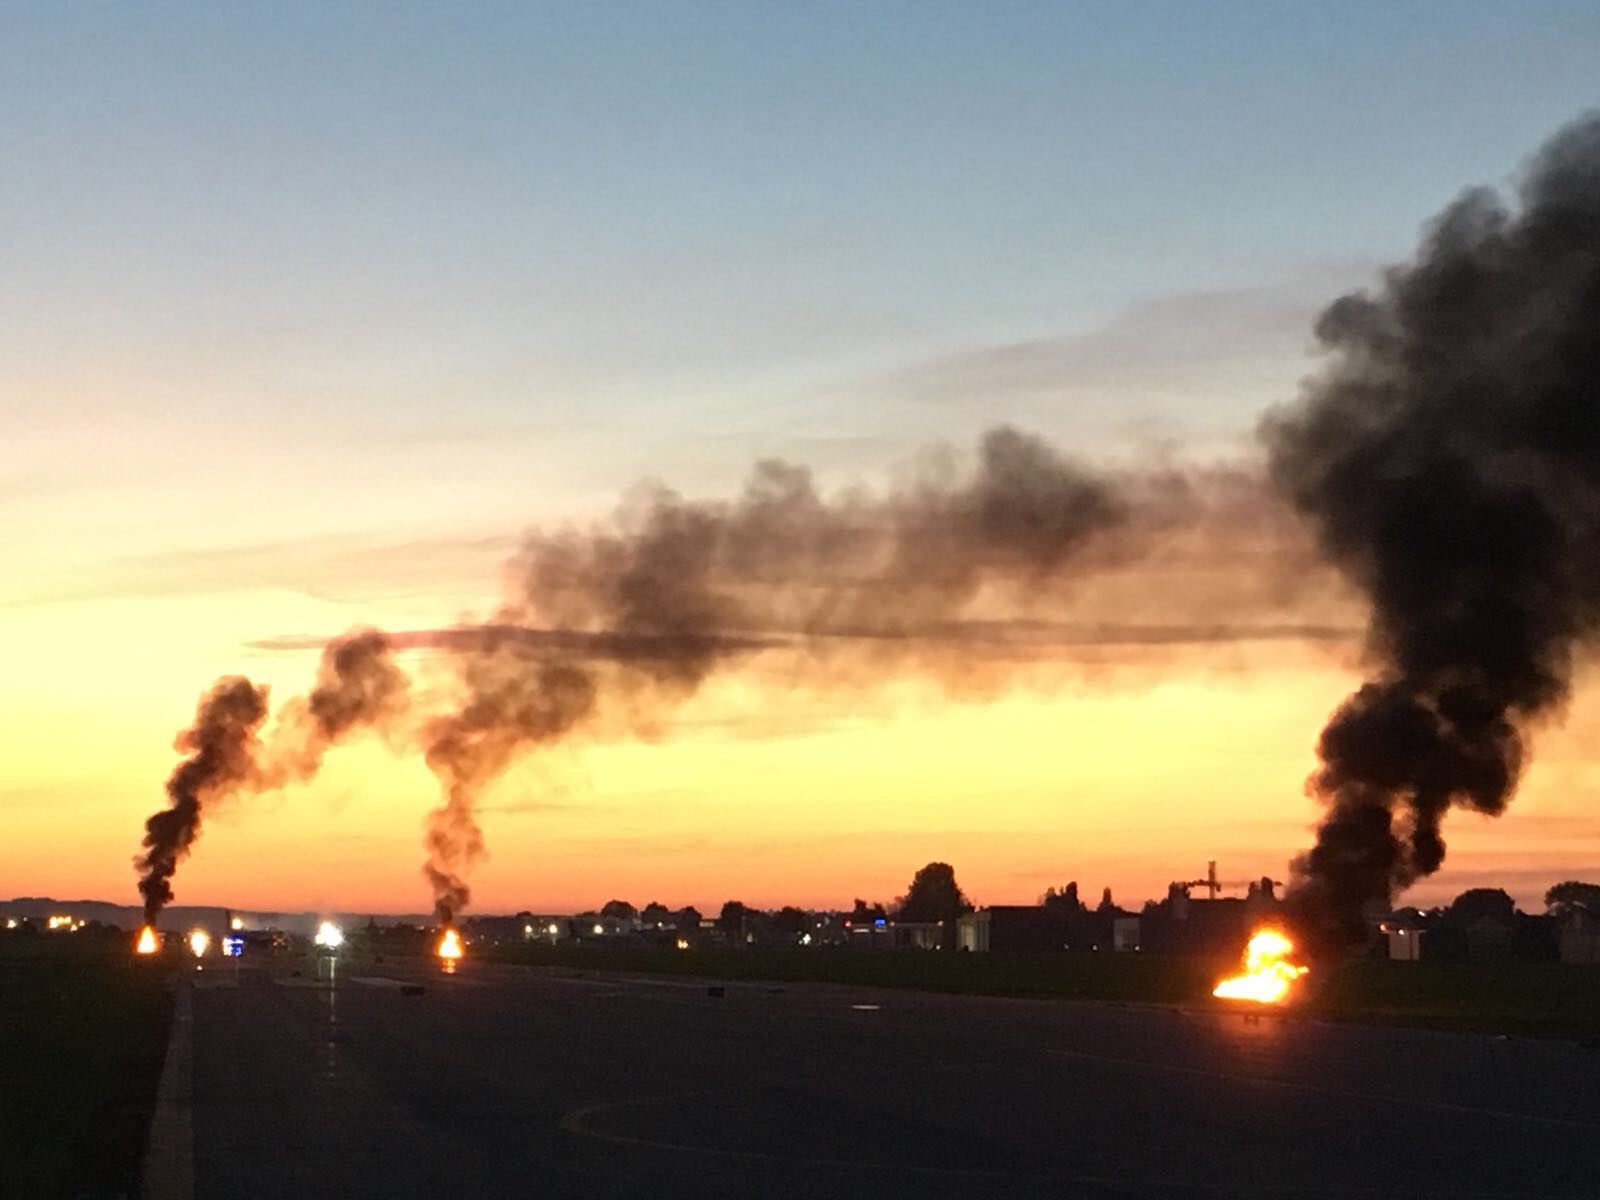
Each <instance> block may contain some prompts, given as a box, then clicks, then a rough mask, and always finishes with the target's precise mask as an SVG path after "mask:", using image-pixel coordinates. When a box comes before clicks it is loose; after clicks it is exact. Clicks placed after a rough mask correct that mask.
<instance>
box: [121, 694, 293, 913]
mask: <svg viewBox="0 0 1600 1200" xmlns="http://www.w3.org/2000/svg"><path fill="white" fill-rule="evenodd" d="M266 715H267V690H266V688H263V687H257V686H256V685H255V684H253V683H251V682H250V681H249V680H248V679H245V678H243V677H242V676H237V675H234V676H228V677H226V678H223V679H219V680H218V681H217V682H216V683H215V684H213V685H212V688H211V690H210V691H209V692H207V693H206V694H205V696H204V697H202V699H201V701H200V705H199V708H198V710H197V711H196V712H195V718H194V724H193V725H191V726H190V727H189V728H188V729H186V730H184V731H183V732H182V733H180V734H179V735H178V737H177V741H176V742H175V747H176V749H178V750H179V751H182V752H185V753H187V754H188V755H189V757H188V758H186V759H184V760H183V762H181V763H179V764H178V768H177V769H176V770H175V771H173V773H172V777H171V778H170V779H168V780H167V807H166V808H164V809H162V810H161V811H159V812H157V813H155V814H153V815H152V816H151V817H150V819H149V820H147V821H146V822H145V825H144V848H145V849H144V853H143V854H142V855H140V856H139V857H138V858H137V859H135V860H134V863H135V866H137V868H138V870H139V893H140V894H141V895H142V896H143V897H144V919H145V924H147V925H150V924H154V922H155V919H156V914H157V913H158V912H160V911H161V909H162V907H163V906H164V905H166V904H167V903H168V902H169V901H170V900H171V899H172V875H173V872H174V871H176V870H177V868H178V860H179V859H181V858H183V857H184V855H186V854H187V853H188V852H189V847H190V846H191V845H193V843H194V840H195V838H196V837H198V836H199V834H200V820H201V815H202V812H203V810H204V809H206V808H208V807H210V806H211V805H213V804H215V803H216V802H218V801H220V800H224V799H226V798H227V797H228V796H229V795H231V794H232V793H234V792H237V791H239V790H240V789H242V788H246V787H249V786H251V785H253V784H254V782H255V780H256V773H257V766H256V751H257V749H258V746H259V742H258V740H257V737H256V735H257V732H258V730H259V729H260V727H261V723H262V721H263V720H265V719H266Z"/></svg>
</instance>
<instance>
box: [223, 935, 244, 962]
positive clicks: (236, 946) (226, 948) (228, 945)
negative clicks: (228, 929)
mask: <svg viewBox="0 0 1600 1200" xmlns="http://www.w3.org/2000/svg"><path fill="white" fill-rule="evenodd" d="M222 953H223V956H224V957H226V958H239V957H240V956H242V955H243V954H244V939H243V938H242V937H238V936H236V935H231V934H230V935H229V936H227V937H225V938H223V939H222Z"/></svg>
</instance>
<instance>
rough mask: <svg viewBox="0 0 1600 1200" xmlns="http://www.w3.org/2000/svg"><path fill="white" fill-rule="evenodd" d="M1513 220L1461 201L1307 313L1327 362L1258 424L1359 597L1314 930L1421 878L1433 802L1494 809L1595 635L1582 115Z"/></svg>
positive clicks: (1590, 172)
mask: <svg viewBox="0 0 1600 1200" xmlns="http://www.w3.org/2000/svg"><path fill="white" fill-rule="evenodd" d="M1519 199H1520V204H1518V205H1516V206H1515V207H1510V206H1507V205H1506V204H1504V203H1502V202H1501V201H1500V200H1499V199H1498V198H1497V197H1496V196H1495V195H1493V194H1492V193H1489V192H1485V191H1474V192H1469V193H1468V194H1466V195H1465V196H1463V197H1462V198H1461V199H1460V200H1458V201H1457V202H1456V203H1455V204H1453V205H1452V206H1451V207H1450V208H1449V209H1447V210H1446V211H1445V212H1444V213H1443V214H1442V215H1441V216H1440V217H1439V218H1438V219H1437V221H1436V222H1435V223H1434V225H1433V227H1432V228H1431V230H1430V231H1429V233H1428V234H1427V236H1426V238H1425V240H1424V242H1423V245H1422V247H1421V249H1420V250H1419V252H1418V255H1417V257H1416V258H1415V260H1414V261H1412V262H1411V263H1409V264H1407V265H1405V266H1401V267H1396V268H1393V269H1391V270H1390V271H1388V272H1387V274H1386V275H1385V278H1384V282H1383V286H1382V287H1381V288H1380V289H1379V290H1378V291H1377V292H1376V293H1373V294H1367V293H1361V294H1356V295H1350V296H1346V297H1344V298H1342V299H1340V300H1339V301H1337V302H1336V303H1334V304H1333V305H1332V306H1331V307H1330V308H1329V309H1327V311H1326V312H1324V314H1323V315H1322V317H1321V320H1320V322H1319V324H1318V327H1317V334H1318V337H1319V338H1320V340H1321V341H1322V343H1323V344H1324V346H1325V347H1326V348H1327V349H1328V350H1329V351H1330V353H1331V354H1332V360H1331V363H1330V365H1329V367H1328V369H1327V370H1326V372H1325V373H1324V374H1323V375H1322V376H1321V377H1320V378H1318V379H1317V380H1315V381H1313V382H1312V383H1311V384H1309V385H1308V390H1307V392H1306V394H1305V395H1304V397H1303V399H1302V400H1301V402H1300V403H1299V404H1298V406H1296V407H1295V408H1293V409H1291V410H1289V411H1286V412H1282V413H1278V414H1274V415H1272V416H1270V417H1269V418H1268V421H1267V423H1266V425H1265V427H1264V432H1265V436H1266V440H1267V443H1268V446H1269V449H1270V457H1271V471H1272V475H1273V478H1274V480H1275V482H1276V483H1277V484H1278V486H1279V487H1280V488H1281V489H1282V491H1283V492H1284V493H1285V494H1286V495H1287V496H1288V497H1289V498H1290V499H1291V501H1292V502H1293V503H1294V504H1295V505H1296V506H1297V507H1298V508H1299V509H1300V510H1301V511H1302V513H1303V514H1305V515H1306V516H1307V517H1308V518H1309V519H1310V521H1311V523H1312V525H1313V526H1314V528H1315V529H1316V531H1317V534H1318V536H1319V538H1320V540H1321V543H1322V545H1323V547H1324V549H1325V551H1326V553H1327V554H1328V555H1329V557H1330V558H1331V559H1332V560H1333V561H1334V562H1335V563H1336V564H1337V565H1338V566H1339V567H1341V568H1342V570H1343V571H1344V572H1345V573H1346V574H1347V575H1348V576H1349V577H1350V578H1351V579H1352V581H1353V582H1355V583H1356V584H1357V585H1358V586H1359V587H1360V588H1361V589H1362V590H1363V591H1364V592H1365V594H1366V595H1367V596H1368V597H1369V599H1370V603H1371V620H1370V628H1369V635H1368V637H1369V647H1370V652H1371V656H1372V658H1373V660H1374V663H1375V670H1374V674H1373V677H1372V678H1371V680H1370V681H1369V682H1368V683H1367V684H1365V685H1364V686H1363V687H1362V688H1361V689H1360V690H1358V691H1357V692H1356V693H1355V694H1354V695H1352V696H1351V697H1350V698H1349V699H1348V700H1346V701H1345V703H1344V704H1343V705H1342V706H1341V707H1340V708H1339V709H1338V711H1336V712H1335V713H1334V714H1333V716H1332V718H1331V719H1330V720H1329V723H1328V726H1327V728H1326V729H1325V730H1324V731H1323V733H1322V737H1321V741H1320V743H1319V745H1318V753H1319V755H1320V757H1321V760H1322V765H1321V767H1320V769H1319V770H1318V771H1317V773H1316V774H1315V775H1314V776H1313V778H1312V780H1311V782H1310V787H1311V789H1312V790H1313V791H1314V792H1315V793H1316V795H1318V796H1319V797H1320V798H1321V799H1322V800H1323V801H1324V802H1325V803H1326V804H1327V806H1328V813H1327V815H1326V817H1325V819H1324V821H1323V823H1322V825H1321V827H1320V829H1319V831H1318V836H1317V841H1316V845H1315V846H1314V847H1313V848H1312V850H1311V851H1310V852H1309V853H1308V854H1306V855H1305V856H1304V857H1302V858H1301V859H1300V860H1298V862H1297V864H1296V870H1297V882H1296V888H1295V895H1296V898H1297V900H1298V902H1299V903H1300V904H1301V905H1302V906H1303V907H1305V908H1306V909H1307V911H1308V916H1309V918H1310V920H1311V921H1313V922H1314V923H1318V924H1320V925H1321V926H1322V927H1323V931H1324V932H1325V933H1326V934H1328V935H1329V936H1339V937H1344V938H1350V937H1354V936H1358V935H1359V932H1360V930H1361V927H1362V922H1361V917H1362V908H1363V906H1364V905H1367V904H1369V903H1371V902H1374V901H1380V902H1383V903H1385V904H1387V903H1388V902H1390V901H1391V900H1392V897H1393V894H1394V892H1395V891H1396V889H1399V888H1403V887H1405V886H1407V885H1408V884H1410V883H1412V882H1413V881H1414V880H1416V879H1417V878H1419V877H1420V876H1423V875H1427V874H1429V873H1431V872H1432V871H1434V870H1436V869H1438V867H1439V865H1440V863H1441V862H1442V861H1443V858H1444V852H1445V845H1444V840H1443V838H1442V836H1441V833H1440V825H1441V821H1442V819H1443V817H1444V814H1445V812H1446V810H1447V809H1448V808H1449V807H1450V806H1451V805H1462V806H1465V807H1468V808H1472V809H1475V810H1477V811H1479V812H1485V813H1499V812H1500V811H1502V810H1503V809H1504V807H1505V805H1506V803H1507V801H1508V800H1509V798H1510V797H1511V795H1512V793H1513V792H1514V790H1515V788H1516V784H1517V780H1518V776H1519V774H1520V771H1521V768H1522V765H1523V760H1524V757H1525V753H1526V750H1525V741H1526V736H1527V733H1528V730H1529V727H1530V725H1531V724H1533V723H1534V722H1536V721H1537V720H1538V719H1540V718H1542V717H1547V716H1549V715H1550V714H1552V713H1553V712H1554V711H1555V710H1556V709H1557V708H1559V706H1560V705H1561V703H1562V702H1563V701H1564V700H1565V699H1566V697H1567V695H1568V691H1569V688H1570V682H1571V674H1572V659H1573V652H1574V649H1575V646H1576V644H1577V643H1578V641H1579V640H1580V639H1583V638H1586V637H1589V636H1590V635H1592V634H1593V633H1594V631H1595V629H1596V627H1597V623H1600V118H1589V119H1586V120H1584V121H1581V122H1579V123H1577V124H1575V125H1573V126H1571V127H1569V128H1568V129H1566V130H1564V131H1563V132H1562V133H1560V134H1558V135H1557V136H1556V137H1555V138H1554V139H1553V140H1552V141H1551V142H1549V143H1548V144H1547V145H1546V146H1545V147H1544V148H1543V149H1542V150H1541V151H1540V153H1539V154H1538V156H1537V157H1536V159H1535V161H1534V163H1533V166H1532V169H1531V170H1530V171H1529V173H1528V175H1527V177H1526V179H1525V181H1524V183H1523V184H1522V187H1521V190H1520V197H1519Z"/></svg>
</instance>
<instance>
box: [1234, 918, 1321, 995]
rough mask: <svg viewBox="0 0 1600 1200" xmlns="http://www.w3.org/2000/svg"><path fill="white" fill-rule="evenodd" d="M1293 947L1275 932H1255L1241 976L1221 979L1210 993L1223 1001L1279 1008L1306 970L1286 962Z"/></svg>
mask: <svg viewBox="0 0 1600 1200" xmlns="http://www.w3.org/2000/svg"><path fill="white" fill-rule="evenodd" d="M1293 950H1294V943H1293V942H1291V941H1290V940H1289V939H1288V938H1286V937H1284V936H1283V934H1281V933H1279V932H1278V931H1277V930H1276V929H1258V930H1256V932H1255V933H1254V934H1253V935H1252V936H1251V938H1250V944H1249V945H1248V946H1247V947H1245V952H1244V974H1243V975H1235V976H1234V977H1233V978H1232V979H1224V980H1223V981H1222V982H1221V983H1219V984H1217V986H1216V987H1215V988H1214V989H1212V992H1211V994H1212V995H1213V996H1220V997H1221V998H1222V999H1224V1000H1254V1001H1255V1002H1256V1003H1257V1004H1282V1003H1283V1002H1284V1001H1285V1000H1286V999H1288V997H1289V989H1290V988H1292V987H1293V986H1294V983H1295V981H1296V980H1297V979H1299V978H1300V976H1302V975H1304V974H1305V973H1306V972H1307V971H1308V970H1310V968H1309V967H1301V966H1296V965H1295V964H1294V963H1291V962H1289V961H1288V958H1289V954H1290V952H1291V951H1293Z"/></svg>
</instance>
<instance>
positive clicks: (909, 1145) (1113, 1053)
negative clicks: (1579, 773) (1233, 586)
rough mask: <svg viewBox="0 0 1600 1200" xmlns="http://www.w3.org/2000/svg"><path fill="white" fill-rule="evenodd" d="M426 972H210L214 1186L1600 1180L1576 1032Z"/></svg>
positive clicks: (227, 1189)
mask: <svg viewBox="0 0 1600 1200" xmlns="http://www.w3.org/2000/svg"><path fill="white" fill-rule="evenodd" d="M415 971H416V973H415V974H412V973H408V972H407V971H406V970H405V969H403V968H396V967H395V966H393V965H384V964H368V965H364V966H361V965H356V966H352V967H350V968H348V972H347V974H346V975H345V976H344V977H342V978H341V979H340V981H339V984H338V986H337V987H334V988H328V987H323V986H314V985H312V984H311V983H310V981H308V980H305V979H296V978H293V977H290V976H287V975H286V974H285V973H283V972H281V971H279V972H276V973H274V972H268V971H262V970H245V971H242V972H241V973H240V974H239V975H238V976H236V977H234V976H233V975H232V973H231V972H229V971H223V972H213V973H211V974H209V975H207V976H199V977H197V981H198V982H197V986H196V987H195V990H194V993H193V1039H194V1040H193V1068H192V1070H193V1077H192V1101H193V1108H192V1141H193V1166H194V1171H193V1176H194V1194H195V1196H197V1197H199V1198H200V1200H210V1198H213V1197H235V1196H237V1197H252V1198H253V1197H279V1196H282V1197H295V1198H297V1200H299V1198H305V1197H321V1196H329V1197H385V1198H393V1197H410V1196H419V1197H423V1196H425V1197H480V1196H481V1197H501V1196H505V1197H512V1196H515V1197H585V1198H587V1197H597V1198H598V1197H608V1198H609V1197H662V1198H669V1200H670V1198H675V1197H684V1198H690V1197H692V1198H694V1200H707V1198H711V1197H761V1198H768V1197H773V1198H780V1197H797V1198H798V1197H806V1198H808V1200H815V1198H820V1197H874V1196H914V1197H918V1198H919V1200H933V1198H942V1197H961V1198H967V1197H989V1196H994V1197H1007V1198H1030V1197H1077V1196H1084V1197H1162V1198H1166V1197H1219V1196H1221V1197H1233V1196H1238V1197H1329V1196H1392V1197H1406V1198H1412V1197H1429V1196H1431V1197H1452V1198H1455V1197H1462V1198H1465V1197H1507V1196H1519V1197H1523V1196H1525V1197H1566V1196H1571V1197H1580V1196H1581V1197H1590V1198H1593V1197H1597V1196H1600V1054H1597V1053H1596V1052H1595V1051H1594V1050H1593V1049H1584V1048H1581V1047H1576V1046H1572V1045H1569V1044H1564V1043H1556V1042H1537V1041H1526V1040H1519V1039H1497V1038H1492V1037H1479V1036H1465V1035H1453V1034H1441V1033H1432V1032H1426V1031H1416V1030H1399V1029H1383V1028H1373V1027H1364V1026H1354V1025H1337V1024H1323V1023H1318V1022H1312V1021H1306V1020H1296V1019H1289V1020H1282V1019H1278V1018H1274V1017H1266V1018H1263V1019H1261V1020H1258V1021H1248V1020H1245V1019H1243V1018H1242V1017H1239V1016H1237V1015H1233V1014H1218V1013H1209V1012H1185V1013H1179V1012H1173V1011H1167V1010H1158V1009H1139V1008H1116V1007H1100V1006H1092V1005H1079V1004H1063V1003H1056V1002H1046V1001H1026V1000H1000V999H988V998H973V997H953V996H932V995H918V994H913V993H908V992H880V991H866V990H858V989H849V988H841V987H832V986H823V985H772V986H764V985H759V984H729V985H727V987H726V993H725V995H723V996H721V997H720V998H719V997H713V996H711V995H709V994H708V991H707V985H706V984H705V983H704V982H698V981H688V980H678V979H646V978H638V977H627V978H623V977H614V976H612V977H608V976H605V975H600V974H594V975H591V976H588V977H582V976H575V975H574V973H572V972H570V971H566V972H562V971H536V970H532V969H523V968H514V967H489V966H485V965H482V964H473V963H470V962H469V963H467V964H464V966H463V968H462V970H461V971H460V972H459V973H458V974H456V975H454V976H450V977H447V976H444V975H442V974H440V973H438V972H437V971H435V970H431V969H427V968H416V969H415ZM407 983H410V984H415V983H421V984H422V985H423V990H422V992H421V994H414V991H415V989H414V987H413V988H411V989H409V991H410V992H411V993H413V994H408V989H407V988H406V987H403V986H402V985H403V984H407Z"/></svg>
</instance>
